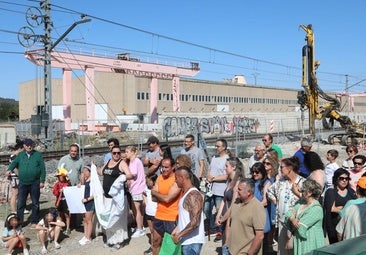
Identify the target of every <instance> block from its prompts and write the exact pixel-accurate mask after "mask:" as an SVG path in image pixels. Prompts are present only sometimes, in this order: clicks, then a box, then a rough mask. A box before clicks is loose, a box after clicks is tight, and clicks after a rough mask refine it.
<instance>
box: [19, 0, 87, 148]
mask: <svg viewBox="0 0 366 255" xmlns="http://www.w3.org/2000/svg"><path fill="white" fill-rule="evenodd" d="M40 8H41V9H42V10H43V11H44V14H42V13H41V11H40V10H39V9H38V8H34V7H30V8H28V10H27V13H26V19H27V23H28V24H29V25H30V26H32V27H38V26H39V25H40V24H41V23H42V22H43V23H44V35H36V34H35V33H34V32H33V30H32V29H31V28H30V27H22V28H21V29H20V30H19V32H18V41H19V43H20V44H21V45H23V46H24V47H31V46H33V45H34V43H35V42H36V41H37V40H40V41H41V42H42V43H43V44H44V59H43V72H44V105H43V106H39V107H38V109H37V116H36V117H38V118H37V120H38V119H40V122H41V123H40V126H41V127H44V129H45V142H46V144H48V145H49V148H50V149H51V150H53V143H54V141H53V139H54V136H53V118H52V76H51V52H52V50H53V48H55V47H56V45H57V44H59V43H60V42H61V41H62V40H63V39H64V38H65V37H66V35H67V34H68V33H70V32H71V30H72V29H74V27H76V26H77V25H79V24H82V23H86V22H89V21H91V19H86V18H85V17H86V16H85V15H83V16H82V19H81V20H80V21H77V22H74V23H73V24H72V25H71V26H70V27H69V29H68V30H66V32H65V33H63V34H62V35H61V37H60V38H58V39H57V41H56V42H55V43H53V42H52V39H51V31H52V27H53V22H52V20H51V4H50V0H45V1H43V2H41V3H40ZM32 116H33V115H32ZM37 122H38V121H37Z"/></svg>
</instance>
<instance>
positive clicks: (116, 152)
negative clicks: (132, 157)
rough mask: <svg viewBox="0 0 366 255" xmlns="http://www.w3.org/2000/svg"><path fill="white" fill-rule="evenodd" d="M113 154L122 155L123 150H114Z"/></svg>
mask: <svg viewBox="0 0 366 255" xmlns="http://www.w3.org/2000/svg"><path fill="white" fill-rule="evenodd" d="M112 154H113V155H121V152H120V151H113V152H112Z"/></svg>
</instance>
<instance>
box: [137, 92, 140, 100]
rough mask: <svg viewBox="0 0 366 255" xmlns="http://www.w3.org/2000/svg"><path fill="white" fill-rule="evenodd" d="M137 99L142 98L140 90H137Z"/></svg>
mask: <svg viewBox="0 0 366 255" xmlns="http://www.w3.org/2000/svg"><path fill="white" fill-rule="evenodd" d="M137 100H140V92H137Z"/></svg>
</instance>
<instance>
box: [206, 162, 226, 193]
mask: <svg viewBox="0 0 366 255" xmlns="http://www.w3.org/2000/svg"><path fill="white" fill-rule="evenodd" d="M228 158H229V156H228V155H225V156H224V157H219V156H215V157H213V158H212V160H211V164H210V171H211V175H212V176H213V177H215V176H219V175H223V174H226V171H225V164H226V161H227V159H228ZM225 189H226V181H221V182H213V183H212V194H214V195H216V196H222V197H223V196H224V192H225Z"/></svg>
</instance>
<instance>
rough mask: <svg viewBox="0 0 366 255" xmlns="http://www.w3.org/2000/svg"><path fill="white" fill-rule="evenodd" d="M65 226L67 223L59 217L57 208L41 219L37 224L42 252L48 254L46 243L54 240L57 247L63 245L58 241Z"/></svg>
mask: <svg viewBox="0 0 366 255" xmlns="http://www.w3.org/2000/svg"><path fill="white" fill-rule="evenodd" d="M64 226H65V223H64V222H63V221H62V220H61V219H60V218H59V217H57V212H56V211H55V210H50V211H48V212H47V213H46V214H45V216H44V217H43V219H41V220H40V221H39V222H38V224H37V226H36V230H38V239H39V241H40V242H41V245H42V250H41V253H42V254H46V253H47V252H48V251H47V248H46V243H47V241H48V242H52V240H53V241H54V244H55V249H60V248H61V245H60V244H59V243H58V239H59V237H60V233H61V229H62V228H63V227H64Z"/></svg>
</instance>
